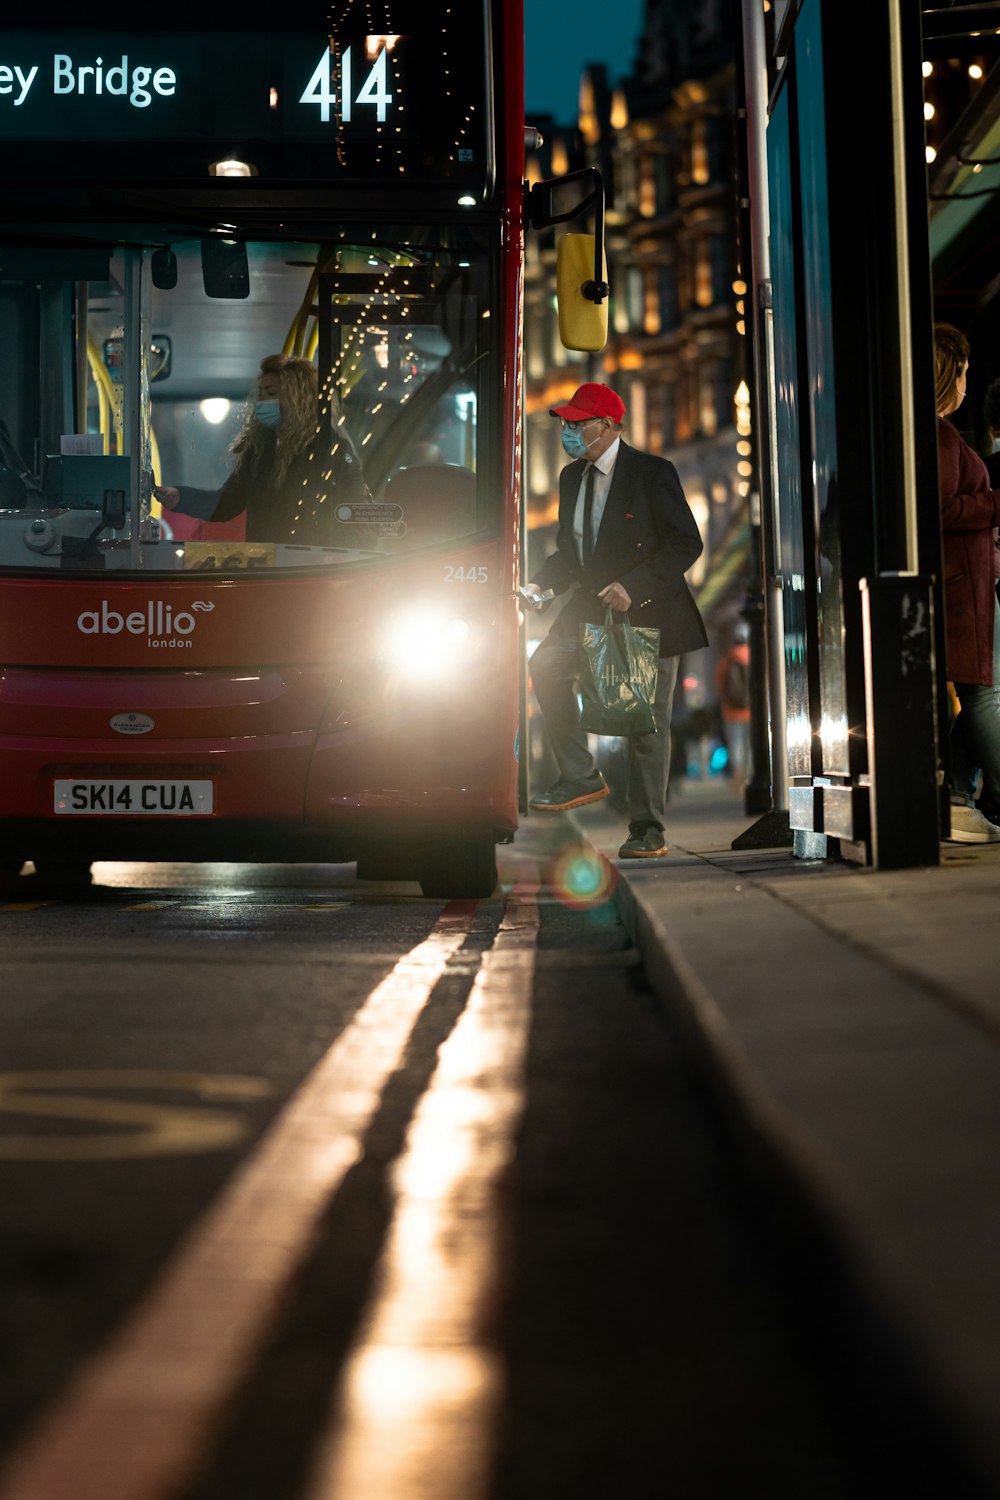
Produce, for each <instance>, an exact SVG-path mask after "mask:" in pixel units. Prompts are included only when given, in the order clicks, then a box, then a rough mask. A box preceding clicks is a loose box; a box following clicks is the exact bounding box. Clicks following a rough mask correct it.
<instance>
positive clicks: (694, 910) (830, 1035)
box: [574, 782, 1000, 1494]
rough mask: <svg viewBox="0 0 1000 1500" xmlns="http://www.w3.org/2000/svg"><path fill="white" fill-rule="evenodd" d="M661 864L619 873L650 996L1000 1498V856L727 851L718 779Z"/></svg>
mask: <svg viewBox="0 0 1000 1500" xmlns="http://www.w3.org/2000/svg"><path fill="white" fill-rule="evenodd" d="M668 819H669V823H668V829H667V833H668V838H669V840H670V844H671V852H670V854H669V856H668V857H667V858H666V859H663V860H651V861H641V862H640V861H631V860H621V861H619V860H617V859H616V852H617V848H618V845H619V844H620V842H621V839H622V832H623V831H622V825H621V820H620V818H616V817H615V815H614V813H613V811H610V810H609V808H608V806H607V804H600V805H597V806H594V807H587V808H584V809H581V810H579V812H578V813H577V814H576V815H575V817H574V821H575V822H576V825H577V827H578V828H579V830H580V831H581V833H582V834H583V835H584V836H585V837H586V838H587V839H588V840H589V841H590V842H591V843H592V844H593V846H594V847H595V848H596V849H597V850H599V851H600V852H601V853H602V854H603V855H605V856H606V857H607V858H608V859H609V860H611V861H612V862H613V863H614V865H615V867H616V869H617V873H618V879H619V885H618V894H619V904H620V907H621V909H622V912H623V916H624V919H625V921H626V925H627V926H628V927H629V929H630V932H631V934H632V935H633V939H634V941H635V943H636V945H637V946H638V948H639V949H640V951H641V953H642V956H643V960H644V963H645V966H646V971H647V974H648V977H649V980H650V982H651V984H652V985H653V988H654V989H655V990H656V991H657V993H658V994H659V996H660V998H661V1000H662V1001H663V1003H665V1004H666V1006H667V1007H668V1008H669V1010H670V1011H671V1012H672V1014H673V1015H674V1017H675V1019H676V1020H677V1021H678V1023H679V1024H680V1025H681V1027H682V1030H683V1032H684V1034H685V1035H686V1036H687V1038H688V1041H689V1043H690V1045H691V1046H692V1048H693V1050H694V1051H695V1052H696V1054H697V1055H698V1056H699V1058H700V1059H701V1061H702V1063H703V1064H704V1065H706V1066H707V1068H708V1071H709V1073H710V1075H711V1077H712V1078H713V1080H714V1082H715V1083H716V1085H717V1086H718V1088H719V1090H720V1091H721V1093H722V1095H723V1097H724V1102H725V1103H726V1105H727V1109H728V1113H729V1116H730V1119H731V1120H734V1121H735V1122H736V1125H737V1127H738V1128H739V1129H742V1130H743V1131H744V1133H746V1134H747V1135H748V1136H750V1137H752V1138H753V1141H754V1143H755V1149H757V1150H758V1151H760V1148H763V1156H764V1158H765V1159H766V1161H767V1163H768V1164H769V1166H770V1168H771V1169H772V1170H773V1169H777V1171H778V1172H779V1174H780V1175H781V1177H782V1179H783V1182H784V1184H785V1187H786V1188H788V1187H790V1188H791V1189H792V1191H794V1192H795V1193H796V1194H797V1195H798V1196H799V1198H800V1199H801V1201H802V1202H803V1204H804V1205H806V1206H807V1208H808V1210H809V1211H810V1212H812V1213H814V1214H815V1215H817V1216H818V1219H819V1220H820V1221H821V1222H822V1224H823V1225H824V1226H825V1228H826V1231H827V1232H828V1234H829V1236H830V1239H831V1242H832V1243H835V1244H836V1246H837V1247H838V1253H839V1254H840V1255H841V1258H842V1260H843V1261H844V1263H845V1264H846V1265H847V1267H848V1269H849V1274H850V1276H851V1277H852V1278H853V1280H854V1282H855V1284H856V1285H857V1286H858V1287H859V1288H861V1289H863V1291H864V1295H865V1297H866V1298H867V1299H869V1302H870V1305H871V1307H872V1309H873V1310H874V1311H875V1313H876V1314H877V1316H878V1318H879V1319H880V1320H882V1319H884V1320H885V1322H886V1324H887V1326H888V1327H889V1328H890V1329H891V1330H892V1331H893V1334H894V1335H898V1337H899V1339H900V1340H901V1346H902V1348H903V1349H904V1350H905V1351H906V1356H905V1357H907V1358H910V1359H912V1360H913V1362H914V1369H915V1370H916V1372H917V1376H916V1378H917V1379H918V1381H919V1383H920V1384H921V1386H922V1387H924V1388H925V1389H926V1390H927V1391H928V1392H929V1393H930V1398H931V1400H932V1401H933V1402H934V1403H935V1404H936V1406H937V1407H938V1408H939V1409H940V1411H941V1413H942V1415H943V1419H944V1420H945V1421H946V1423H947V1424H949V1426H950V1427H951V1428H952V1429H953V1430H954V1431H955V1432H957V1433H958V1434H959V1440H960V1441H961V1442H962V1443H963V1444H964V1445H965V1446H966V1448H967V1451H968V1452H969V1454H970V1456H971V1458H972V1461H973V1463H974V1465H975V1466H977V1467H978V1468H980V1469H981V1470H982V1472H983V1473H984V1475H985V1476H986V1480H985V1482H986V1485H987V1486H988V1487H989V1486H992V1485H995V1489H992V1488H988V1489H987V1492H989V1493H996V1494H1000V1275H998V1272H1000V982H998V976H1000V925H998V923H997V920H996V918H997V903H998V897H1000V847H997V846H984V847H983V848H979V847H978V846H971V847H970V846H956V845H944V846H942V862H941V864H940V865H939V866H937V867H934V868H928V869H916V870H902V871H873V870H866V869H860V868H858V867H857V866H855V865H851V864H847V863H845V862H841V861H825V860H823V861H821V860H811V859H810V860H803V859H798V858H796V857H795V856H794V855H793V854H792V852H791V851H790V850H788V849H775V850H759V849H755V850H750V851H734V850H733V849H732V848H731V847H730V846H731V844H732V841H733V839H734V838H735V837H736V836H737V835H738V834H739V833H741V832H742V831H743V830H744V829H745V828H746V827H747V826H748V825H749V824H750V823H751V822H752V819H751V818H749V817H747V816H746V815H745V814H744V813H743V812H742V809H741V807H740V805H739V802H738V801H737V800H736V798H735V796H734V795H733V793H732V791H731V790H730V788H729V787H728V786H727V784H726V783H717V782H708V783H700V784H699V783H685V784H684V791H683V793H682V795H681V796H680V797H678V798H675V799H674V800H672V802H671V805H670V808H669V810H668Z"/></svg>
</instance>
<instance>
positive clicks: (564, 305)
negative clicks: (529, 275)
mask: <svg viewBox="0 0 1000 1500" xmlns="http://www.w3.org/2000/svg"><path fill="white" fill-rule="evenodd" d="M601 276H602V279H603V280H604V281H607V279H608V269H607V263H606V261H605V259H604V252H603V249H602V251H601ZM593 280H594V236H593V235H592V234H564V235H563V236H562V238H561V239H560V240H559V241H558V244H557V245H556V301H557V304H558V308H559V337H560V339H561V340H562V344H563V347H564V348H565V349H580V350H584V351H586V352H588V353H596V351H597V350H599V349H603V348H604V346H605V344H606V343H607V341H608V299H607V298H606V297H605V299H604V301H603V302H600V303H597V302H591V301H590V299H589V298H587V297H585V296H584V295H583V288H584V286H585V285H586V283H587V282H591V283H592V282H593Z"/></svg>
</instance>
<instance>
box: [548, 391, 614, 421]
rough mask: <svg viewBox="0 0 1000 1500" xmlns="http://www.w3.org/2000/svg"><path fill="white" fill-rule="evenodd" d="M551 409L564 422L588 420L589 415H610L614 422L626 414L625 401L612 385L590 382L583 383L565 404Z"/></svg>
mask: <svg viewBox="0 0 1000 1500" xmlns="http://www.w3.org/2000/svg"><path fill="white" fill-rule="evenodd" d="M549 410H550V412H551V414H552V415H553V416H554V417H561V418H562V420H563V421H564V422H586V420H587V418H588V417H610V418H611V420H612V422H620V421H621V420H622V418H623V417H624V415H625V402H624V401H623V400H622V398H621V397H620V396H619V394H618V392H617V391H613V390H612V389H611V387H610V386H608V385H594V384H593V383H592V382H590V383H588V384H587V385H581V387H580V389H579V390H578V391H576V392H575V394H574V396H573V399H572V400H571V401H568V402H567V403H566V405H565V406H552V407H550V408H549Z"/></svg>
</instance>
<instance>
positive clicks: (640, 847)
mask: <svg viewBox="0 0 1000 1500" xmlns="http://www.w3.org/2000/svg"><path fill="white" fill-rule="evenodd" d="M668 850H669V845H668V844H667V841H666V839H665V838H664V837H663V829H662V828H661V827H660V825H659V824H658V823H638V824H636V823H633V824H632V826H631V827H630V828H629V834H628V838H627V839H626V840H625V842H624V844H622V846H621V848H620V849H619V851H618V858H619V859H659V858H660V857H661V856H662V855H664V854H666V853H667V852H668Z"/></svg>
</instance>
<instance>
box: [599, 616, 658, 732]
mask: <svg viewBox="0 0 1000 1500" xmlns="http://www.w3.org/2000/svg"><path fill="white" fill-rule="evenodd" d="M659 664H660V632H659V631H658V630H649V629H646V628H644V627H640V626H637V625H630V624H629V622H628V619H627V617H622V616H619V618H618V619H617V620H616V619H615V618H614V612H613V611H612V610H610V609H609V610H608V612H607V615H606V616H605V620H604V624H603V625H581V626H580V692H581V695H582V697H583V713H582V716H581V723H582V725H583V727H584V729H586V730H587V731H588V732H589V733H590V734H655V733H656V723H655V720H654V719H653V698H654V696H655V694H656V675H657V672H658V671H659Z"/></svg>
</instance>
